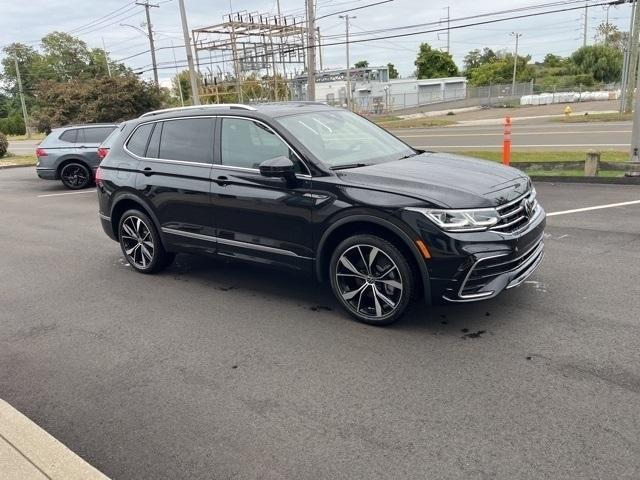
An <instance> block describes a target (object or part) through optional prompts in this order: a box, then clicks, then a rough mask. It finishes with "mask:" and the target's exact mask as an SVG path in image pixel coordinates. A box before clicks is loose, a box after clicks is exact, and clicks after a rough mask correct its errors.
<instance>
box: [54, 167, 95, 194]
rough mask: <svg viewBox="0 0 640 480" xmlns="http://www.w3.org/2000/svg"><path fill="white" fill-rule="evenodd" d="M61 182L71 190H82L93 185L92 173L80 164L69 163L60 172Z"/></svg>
mask: <svg viewBox="0 0 640 480" xmlns="http://www.w3.org/2000/svg"><path fill="white" fill-rule="evenodd" d="M60 180H62V184H63V185H64V186H65V187H67V188H69V189H71V190H81V189H83V188H87V187H88V186H89V185H90V184H91V172H90V171H89V169H88V168H87V166H86V165H84V164H82V163H80V162H69V163H67V164H66V165H64V166H63V167H62V169H61V170H60Z"/></svg>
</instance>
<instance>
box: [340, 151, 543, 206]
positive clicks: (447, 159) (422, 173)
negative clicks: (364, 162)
mask: <svg viewBox="0 0 640 480" xmlns="http://www.w3.org/2000/svg"><path fill="white" fill-rule="evenodd" d="M338 175H339V177H340V178H341V179H342V181H344V182H345V183H348V184H352V185H354V186H355V185H357V186H362V187H369V188H371V189H376V190H384V191H387V192H394V193H401V194H404V195H408V196H411V197H414V198H418V199H421V200H424V201H426V202H428V203H430V204H433V206H437V207H446V208H483V207H492V206H496V205H500V204H502V203H506V202H509V201H511V200H513V199H515V198H517V197H519V196H520V195H522V194H524V193H525V192H526V191H527V190H528V189H529V188H530V180H529V178H528V177H527V176H526V175H525V174H524V173H523V172H521V171H519V170H517V169H515V168H511V167H505V166H503V165H501V164H497V163H494V162H489V161H486V160H478V159H475V158H470V157H463V156H460V155H452V154H448V153H432V152H428V153H422V154H420V155H416V156H414V157H410V158H406V159H403V160H397V161H393V162H386V163H380V164H378V165H371V166H367V167H359V168H353V169H349V170H340V171H339V172H338Z"/></svg>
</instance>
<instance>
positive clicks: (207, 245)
mask: <svg viewBox="0 0 640 480" xmlns="http://www.w3.org/2000/svg"><path fill="white" fill-rule="evenodd" d="M146 125H149V126H147V127H145V124H143V125H140V126H139V127H138V128H143V127H144V128H147V129H150V137H149V141H148V144H147V145H146V147H145V153H144V155H143V156H140V159H141V162H140V166H139V169H140V172H139V173H138V179H137V181H136V188H137V189H138V191H139V193H140V194H141V195H142V196H143V197H144V198H146V199H147V200H148V201H149V202H150V203H151V204H152V206H153V207H154V211H155V213H156V215H157V217H158V220H159V222H160V226H161V228H162V232H163V236H164V238H165V239H166V241H167V242H168V243H169V244H171V245H174V246H176V247H178V248H181V249H184V248H188V249H194V250H201V251H204V252H206V253H213V252H215V247H216V244H215V231H214V218H213V215H212V214H211V211H210V205H211V204H210V198H209V190H210V187H209V183H210V180H209V174H210V171H211V165H212V163H213V136H214V128H215V119H214V118H212V117H188V118H175V119H170V120H163V121H157V122H153V123H151V124H146ZM131 139H133V137H131ZM127 148H128V149H129V150H130V148H129V147H128V146H127Z"/></svg>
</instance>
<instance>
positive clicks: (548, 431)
mask: <svg viewBox="0 0 640 480" xmlns="http://www.w3.org/2000/svg"><path fill="white" fill-rule="evenodd" d="M537 189H538V192H539V197H540V199H541V202H542V203H543V205H544V206H545V208H546V209H547V211H550V212H557V211H565V210H569V209H574V208H579V207H586V206H593V205H599V204H610V203H616V202H627V201H634V200H640V188H639V187H633V186H604V185H581V186H578V185H568V184H562V185H553V184H542V183H541V184H538V185H537ZM68 193H69V192H67V191H64V190H62V189H61V187H60V186H59V185H58V184H57V182H45V181H39V180H38V179H36V178H35V174H34V172H33V169H32V168H18V169H10V170H2V171H0V204H1V205H2V208H0V222H1V224H2V226H3V230H2V235H0V251H2V262H1V264H0V265H1V267H2V268H1V272H2V288H1V289H0V305H2V308H1V309H0V366H1V368H0V396H1V397H3V398H4V400H6V401H8V402H9V403H11V404H12V405H14V406H15V407H16V408H18V409H19V410H20V411H22V412H23V413H25V414H26V415H27V416H29V417H30V418H32V419H33V420H34V421H35V422H36V423H38V424H39V425H40V426H42V427H43V428H45V429H46V430H47V431H49V432H50V433H52V434H53V435H54V436H55V437H56V438H58V439H59V440H61V441H62V442H63V443H65V444H66V445H67V446H69V447H70V448H71V449H72V450H74V451H75V452H77V453H78V454H79V455H80V456H82V457H83V458H85V459H86V460H88V461H89V462H90V463H92V464H93V465H95V466H96V467H97V468H99V469H100V470H101V471H103V472H104V473H105V474H107V475H108V476H110V477H111V478H113V479H133V478H135V479H154V480H158V479H190V480H191V479H212V478H213V479H253V478H261V479H313V480H315V479H323V478H348V479H367V480H371V479H388V478H396V479H409V478H411V479H413V478H415V479H425V478H430V479H440V478H442V479H444V478H446V479H489V478H490V479H509V480H514V479H536V480H540V479H554V480H557V479H576V478H615V479H637V478H640V421H639V417H638V412H640V374H639V373H638V372H640V335H638V331H639V329H640V316H639V315H638V312H640V289H639V286H638V282H637V274H638V266H639V265H640V222H638V221H637V219H638V217H639V216H640V204H632V205H628V206H624V207H618V208H609V209H603V210H595V211H590V212H578V213H573V214H565V215H557V216H552V217H549V222H548V230H547V238H546V249H547V256H546V259H545V261H544V264H543V266H542V267H541V269H540V270H539V271H538V272H537V273H536V274H535V275H534V276H533V277H532V278H530V280H529V281H527V282H526V283H525V284H524V285H523V286H522V287H519V288H517V289H514V290H511V291H509V292H506V293H505V294H503V295H501V296H500V297H498V298H496V299H494V300H489V301H486V302H484V303H477V304H466V305H451V306H441V307H437V308H432V309H429V308H427V307H425V306H422V305H417V306H416V308H415V309H414V310H413V312H411V314H409V315H408V317H406V318H404V319H403V320H402V321H401V322H400V323H398V324H397V325H395V326H393V327H390V328H374V327H369V326H366V325H362V324H359V323H356V322H354V321H352V320H351V319H350V318H349V317H348V316H347V315H346V314H344V313H343V312H342V311H341V310H340V309H339V307H338V305H337V304H336V302H335V301H334V300H333V298H332V296H331V295H330V293H329V291H328V290H327V288H325V287H320V288H319V287H318V286H317V285H316V284H315V283H314V282H313V281H312V280H311V279H308V278H306V277H293V276H289V275H285V274H282V273H280V272H273V271H269V270H264V269H261V268H259V267H252V266H246V265H238V264H232V263H226V262H223V261H219V260H212V259H206V258H198V257H191V256H186V255H179V256H178V258H177V261H176V263H175V264H174V265H173V266H172V267H171V268H170V269H169V270H167V271H166V272H164V273H162V274H159V275H154V276H145V275H141V274H137V273H135V272H134V271H132V270H131V267H129V266H128V265H127V264H126V263H125V262H124V261H123V259H122V257H121V254H120V250H119V247H118V245H117V244H116V243H115V242H112V241H111V240H109V239H108V238H107V237H106V236H105V235H104V234H103V232H102V231H101V229H100V227H99V225H98V220H97V215H96V212H97V210H96V199H95V193H94V192H92V191H86V192H74V193H71V194H68ZM470 334H471V335H470Z"/></svg>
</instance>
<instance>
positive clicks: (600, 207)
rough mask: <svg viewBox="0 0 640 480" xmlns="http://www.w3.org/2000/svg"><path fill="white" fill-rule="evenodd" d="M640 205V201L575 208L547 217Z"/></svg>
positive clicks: (553, 213) (549, 214)
mask: <svg viewBox="0 0 640 480" xmlns="http://www.w3.org/2000/svg"><path fill="white" fill-rule="evenodd" d="M637 204H640V200H632V201H631V202H621V203H610V204H608V205H596V206H595V207H585V208H575V209H573V210H563V211H562V212H551V213H547V217H554V216H556V215H566V214H568V213H579V212H589V211H591V210H601V209H603V208H614V207H624V206H625V205H637Z"/></svg>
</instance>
